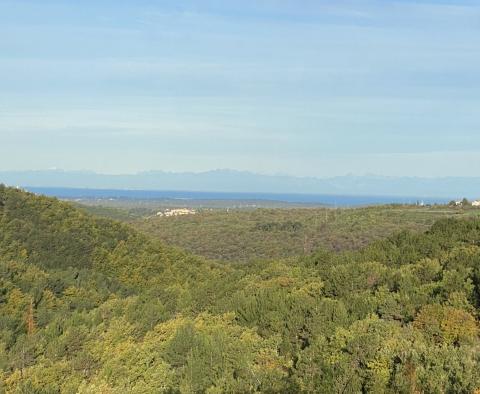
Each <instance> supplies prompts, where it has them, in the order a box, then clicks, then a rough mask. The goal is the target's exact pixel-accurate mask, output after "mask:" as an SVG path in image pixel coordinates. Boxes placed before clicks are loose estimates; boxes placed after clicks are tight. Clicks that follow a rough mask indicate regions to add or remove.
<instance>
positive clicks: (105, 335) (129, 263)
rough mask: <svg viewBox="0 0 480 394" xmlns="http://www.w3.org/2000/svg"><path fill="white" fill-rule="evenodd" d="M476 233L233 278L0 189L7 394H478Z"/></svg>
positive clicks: (128, 231)
mask: <svg viewBox="0 0 480 394" xmlns="http://www.w3.org/2000/svg"><path fill="white" fill-rule="evenodd" d="M479 305H480V220H478V219H462V220H454V219H444V220H440V221H438V222H436V223H435V224H434V225H433V226H432V227H431V228H430V229H429V230H428V231H426V232H425V233H413V232H401V233H399V234H396V235H393V236H391V237H389V238H387V239H384V240H379V241H375V242H373V243H371V244H370V245H368V246H366V247H364V248H362V249H360V250H358V251H349V252H342V253H336V252H332V251H325V250H319V251H317V252H315V253H313V254H310V255H305V256H300V257H291V258H288V259H283V260H281V259H276V260H269V261H264V262H261V261H256V262H246V263H243V264H225V263H218V262H212V261H208V260H206V259H204V258H201V257H195V256H192V255H189V254H188V253H185V252H183V251H181V250H177V249H175V248H172V247H168V246H165V245H163V244H161V243H160V242H159V241H156V240H153V239H151V238H149V237H148V236H147V235H142V234H140V233H138V232H137V231H135V230H134V229H132V228H131V227H128V226H127V225H125V224H120V223H117V222H114V221H111V220H109V219H101V218H96V217H94V216H91V215H89V214H87V213H85V212H84V211H82V210H79V209H77V208H74V207H72V206H71V205H69V204H67V203H63V202H59V201H57V200H54V199H49V198H45V197H38V196H34V195H32V194H28V193H24V192H22V191H19V190H15V189H10V188H5V187H0V371H1V372H0V382H1V385H0V392H1V391H2V390H3V391H5V392H7V393H45V394H46V393H77V392H79V393H161V392H165V393H177V392H178V393H196V392H199V393H203V392H205V393H224V392H231V393H245V392H267V393H268V392H272V393H274V392H275V393H278V392H285V393H288V392H291V393H299V392H305V393H310V392H319V393H362V392H374V393H384V392H386V393H388V392H391V393H394V392H395V393H396V392H401V393H402V392H403V393H412V392H426V393H473V392H475V390H478V389H479V388H480V352H479V349H480V340H479V336H478V334H479V332H478V307H479Z"/></svg>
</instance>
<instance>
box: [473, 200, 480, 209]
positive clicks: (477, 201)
mask: <svg viewBox="0 0 480 394" xmlns="http://www.w3.org/2000/svg"><path fill="white" fill-rule="evenodd" d="M472 207H480V200H475V201H472Z"/></svg>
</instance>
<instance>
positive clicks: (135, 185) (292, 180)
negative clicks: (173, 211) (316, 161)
mask: <svg viewBox="0 0 480 394" xmlns="http://www.w3.org/2000/svg"><path fill="white" fill-rule="evenodd" d="M0 183H4V184H6V185H10V186H21V187H64V188H91V189H122V190H123V189H130V190H178V191H187V190H188V191H202V192H214V191H215V192H227V193H229V192H248V193H302V194H335V195H358V196H361V195H368V196H417V197H419V198H421V197H442V198H452V199H454V198H462V197H467V198H476V197H480V177H443V178H420V177H390V176H378V175H365V176H357V175H346V176H337V177H330V178H314V177H295V176H288V175H263V174H256V173H252V172H246V171H236V170H213V171H206V172H165V171H146V172H139V173H136V174H117V175H111V174H100V173H96V172H92V171H65V170H57V169H55V170H29V171H0Z"/></svg>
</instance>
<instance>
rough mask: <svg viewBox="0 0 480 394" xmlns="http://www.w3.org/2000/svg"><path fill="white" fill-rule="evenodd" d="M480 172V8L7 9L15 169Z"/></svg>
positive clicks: (8, 131)
mask: <svg viewBox="0 0 480 394" xmlns="http://www.w3.org/2000/svg"><path fill="white" fill-rule="evenodd" d="M48 168H62V169H66V170H82V169H85V170H94V171H97V172H102V173H134V172H137V171H146V170H165V171H206V170H211V169H217V168H231V169H237V170H247V171H253V172H258V173H264V174H289V175H296V176H317V177H329V176H337V175H345V174H356V175H364V174H378V175H391V176H402V175H410V176H427V177H439V176H458V175H461V176H475V175H478V173H479V170H480V1H467V0H463V1H462V0H455V1H448V0H430V1H423V0H415V1H413V0H412V1H406V0H399V1H390V0H379V1H371V0H365V1H362V0H356V1H353V0H352V1H342V0H331V1H330V0H329V1H322V0H242V1H238V0H216V1H215V0H196V1H194V0H187V1H181V0H165V1H162V0H156V1H153V0H152V1H147V0H131V1H122V0H96V1H92V0H82V1H81V2H79V1H73V0H69V1H67V0H64V1H60V0H42V1H38V0H32V1H23V0H13V1H4V0H0V170H26V169H48Z"/></svg>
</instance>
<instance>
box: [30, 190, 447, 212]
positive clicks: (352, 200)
mask: <svg viewBox="0 0 480 394" xmlns="http://www.w3.org/2000/svg"><path fill="white" fill-rule="evenodd" d="M25 189H26V190H28V191H30V192H32V193H36V194H43V195H46V196H52V197H58V198H63V199H136V200H175V199H178V200H225V201H229V200H231V201H239V200H241V201H276V202H285V203H292V204H305V205H327V206H336V207H354V206H365V205H382V204H416V203H421V202H423V203H424V204H445V203H447V202H448V201H449V200H448V199H445V198H433V197H430V198H426V197H418V196H410V197H397V196H355V195H330V194H297V193H281V194H280V193H278V194H277V193H235V192H231V193H229V192H198V191H175V190H110V189H70V188H54V187H26V188H25Z"/></svg>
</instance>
